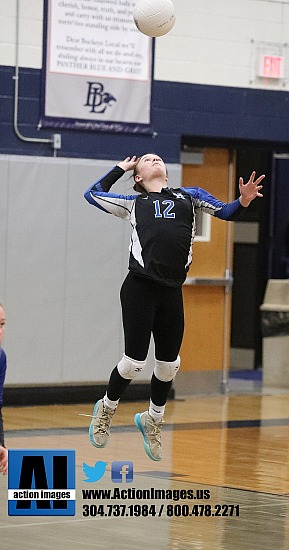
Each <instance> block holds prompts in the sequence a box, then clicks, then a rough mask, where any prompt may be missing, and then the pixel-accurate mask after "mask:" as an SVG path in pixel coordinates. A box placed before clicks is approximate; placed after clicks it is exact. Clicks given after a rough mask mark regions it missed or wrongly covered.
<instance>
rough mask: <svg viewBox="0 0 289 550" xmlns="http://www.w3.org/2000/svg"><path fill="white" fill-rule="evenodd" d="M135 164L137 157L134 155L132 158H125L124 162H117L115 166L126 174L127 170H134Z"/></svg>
mask: <svg viewBox="0 0 289 550" xmlns="http://www.w3.org/2000/svg"><path fill="white" fill-rule="evenodd" d="M136 163H137V157H136V156H135V155H134V156H133V157H126V158H125V159H124V160H122V161H121V162H119V163H118V165H117V166H119V167H120V168H122V169H123V170H124V171H125V172H128V171H129V170H133V169H134V167H135V165H136Z"/></svg>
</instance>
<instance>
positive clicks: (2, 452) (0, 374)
mask: <svg viewBox="0 0 289 550" xmlns="http://www.w3.org/2000/svg"><path fill="white" fill-rule="evenodd" d="M4 328H5V312H4V308H3V306H2V304H1V303H0V472H1V473H2V474H7V471H8V451H7V449H6V448H5V446H4V429H3V418H2V404H3V385H4V380H5V374H6V355H5V352H4V350H3V349H2V347H1V346H2V341H3V337H4Z"/></svg>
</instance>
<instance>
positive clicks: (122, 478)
mask: <svg viewBox="0 0 289 550" xmlns="http://www.w3.org/2000/svg"><path fill="white" fill-rule="evenodd" d="M111 480H112V481H113V482H114V483H124V482H125V483H131V482H132V481H133V463H132V462H131V461H130V460H128V461H127V462H121V461H118V460H115V461H114V462H112V464H111Z"/></svg>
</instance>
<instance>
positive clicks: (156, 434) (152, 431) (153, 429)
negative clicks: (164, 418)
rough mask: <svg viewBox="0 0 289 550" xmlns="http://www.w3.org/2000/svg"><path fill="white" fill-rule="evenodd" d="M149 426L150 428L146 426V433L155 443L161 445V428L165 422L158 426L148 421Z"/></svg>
mask: <svg viewBox="0 0 289 550" xmlns="http://www.w3.org/2000/svg"><path fill="white" fill-rule="evenodd" d="M147 424H148V426H146V432H147V435H148V437H151V438H152V439H155V441H156V442H157V443H158V444H159V445H160V444H161V441H160V437H161V427H162V424H163V422H159V423H158V424H156V423H155V422H150V421H147Z"/></svg>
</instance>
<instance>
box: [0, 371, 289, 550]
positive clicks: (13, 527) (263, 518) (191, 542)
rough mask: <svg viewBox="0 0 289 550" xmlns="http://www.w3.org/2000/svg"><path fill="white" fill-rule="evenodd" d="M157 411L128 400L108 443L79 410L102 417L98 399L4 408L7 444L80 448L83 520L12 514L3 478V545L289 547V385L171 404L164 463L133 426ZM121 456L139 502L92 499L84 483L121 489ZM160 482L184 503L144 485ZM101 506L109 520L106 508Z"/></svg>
mask: <svg viewBox="0 0 289 550" xmlns="http://www.w3.org/2000/svg"><path fill="white" fill-rule="evenodd" d="M146 408H147V403H143V402H141V403H137V402H134V403H121V404H120V405H119V408H118V410H117V413H116V416H115V418H114V422H113V427H112V431H111V438H110V442H109V445H108V446H107V447H106V448H105V449H99V450H98V449H95V448H94V447H93V446H92V445H91V444H90V441H89V438H88V425H89V422H90V420H89V417H86V416H80V415H82V414H83V415H85V414H87V415H90V414H92V410H93V404H92V403H90V404H85V405H51V406H37V407H36V406H34V407H18V408H12V407H11V408H10V407H6V408H4V409H3V413H4V414H3V416H4V423H5V432H6V446H7V447H8V448H10V449H75V451H76V479H77V482H76V508H77V509H76V515H75V516H63V517H60V516H56V517H48V516H42V517H39V516H8V513H7V497H6V495H7V477H4V476H1V477H0V491H1V500H0V540H1V550H18V549H19V550H20V549H21V550H26V549H27V550H28V549H29V550H40V549H41V550H48V549H49V550H50V549H51V548H54V549H55V550H66V549H67V550H68V549H69V550H79V549H80V548H81V549H82V550H85V549H87V550H88V549H90V548H105V549H106V550H110V549H116V550H122V549H123V550H129V549H134V550H136V549H143V547H144V545H145V546H147V547H150V548H154V549H157V550H186V549H191V548H192V549H195V550H225V549H226V550H235V549H236V550H252V549H253V548H254V550H261V549H262V550H265V549H268V550H269V549H270V550H271V549H272V548H274V549H277V550H281V549H282V550H288V548H289V499H288V496H289V461H288V458H289V392H286V391H277V390H270V389H268V390H266V391H265V390H264V389H262V386H261V384H259V383H256V382H246V381H241V380H239V381H238V380H232V381H231V386H230V387H229V391H228V393H227V394H226V395H215V396H204V397H194V398H186V399H176V400H174V401H169V403H168V405H167V409H166V415H165V422H166V423H165V425H164V428H163V438H162V439H163V451H164V458H163V460H162V461H161V462H153V461H151V460H150V459H149V458H148V457H147V455H146V454H145V452H144V449H143V445H142V437H141V435H140V433H139V432H138V430H137V429H136V427H135V426H134V422H133V417H134V414H135V413H136V412H142V411H143V410H145V409H146ZM100 460H101V461H106V462H107V463H108V465H107V469H106V471H105V474H104V476H103V477H102V479H100V480H99V481H98V482H89V483H88V482H86V481H84V479H85V474H84V472H83V463H86V464H88V465H90V466H93V465H94V464H95V462H97V461H100ZM113 461H123V462H127V461H132V462H133V469H134V472H133V482H132V483H130V484H128V483H122V484H121V489H128V488H133V489H135V491H136V492H135V494H134V495H132V498H131V499H130V500H127V499H122V500H119V501H114V504H115V502H117V503H118V504H120V505H121V506H119V507H118V508H114V507H112V506H111V504H110V503H109V501H107V500H105V499H104V498H103V499H102V500H101V499H100V500H97V501H96V500H89V501H87V500H86V499H84V498H83V492H82V491H83V490H85V489H106V490H107V489H113V490H114V489H115V487H116V483H113V482H112V481H111V472H110V470H111V464H112V462H113ZM118 487H120V484H118ZM151 488H154V490H155V491H156V490H162V492H161V493H160V494H161V496H162V497H164V495H169V496H172V495H174V497H175V499H176V498H177V496H179V497H180V500H174V499H171V498H168V499H167V498H150V499H147V498H146V497H147V494H146V493H145V492H143V493H142V491H144V490H147V489H150V490H151ZM169 491H173V492H172V493H170V492H169ZM180 491H182V493H180ZM192 491H193V493H192ZM155 494H156V493H155ZM188 494H191V495H194V496H195V498H194V500H190V499H188V498H186V499H185V498H183V497H184V496H185V495H188ZM142 495H144V497H145V498H143V499H141V498H140V496H142ZM205 495H206V496H207V497H209V498H204V496H205ZM150 496H152V494H150ZM96 504H97V506H96ZM99 505H103V509H104V510H105V511H106V512H108V513H107V516H104V515H103V516H102V515H101V514H100V513H99V514H98V515H96V510H98V511H99V510H101V508H99V507H98V506H99ZM85 507H86V508H85ZM85 509H86V510H89V513H90V514H91V516H90V517H86V516H85V515H84V514H85ZM160 510H162V511H161V512H160ZM110 513H111V514H112V515H110ZM122 513H124V514H125V515H123V516H122ZM153 513H155V515H152V514H153ZM114 514H119V515H114Z"/></svg>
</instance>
